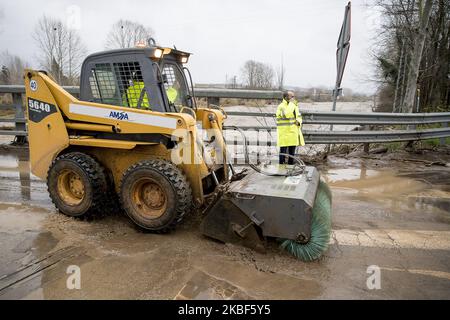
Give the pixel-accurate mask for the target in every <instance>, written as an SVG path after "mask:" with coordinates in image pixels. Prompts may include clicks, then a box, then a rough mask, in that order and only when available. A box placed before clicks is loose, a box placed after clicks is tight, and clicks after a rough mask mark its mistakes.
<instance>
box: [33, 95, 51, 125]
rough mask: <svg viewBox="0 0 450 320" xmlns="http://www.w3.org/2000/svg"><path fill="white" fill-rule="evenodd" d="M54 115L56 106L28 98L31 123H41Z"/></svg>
mask: <svg viewBox="0 0 450 320" xmlns="http://www.w3.org/2000/svg"><path fill="white" fill-rule="evenodd" d="M52 113H56V106H55V105H53V104H50V103H47V102H43V101H39V100H34V99H31V98H28V118H29V119H30V120H31V121H33V122H36V123H37V122H40V121H41V120H42V119H44V118H45V117H47V116H49V115H51V114H52Z"/></svg>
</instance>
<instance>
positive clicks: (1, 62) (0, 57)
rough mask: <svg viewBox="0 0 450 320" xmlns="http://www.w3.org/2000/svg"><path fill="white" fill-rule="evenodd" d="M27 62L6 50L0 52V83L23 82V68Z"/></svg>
mask: <svg viewBox="0 0 450 320" xmlns="http://www.w3.org/2000/svg"><path fill="white" fill-rule="evenodd" d="M27 67H29V64H28V63H27V62H25V61H23V60H22V59H21V58H20V57H18V56H15V55H12V54H10V53H9V52H8V51H3V52H2V53H0V84H23V70H24V69H25V68H27Z"/></svg>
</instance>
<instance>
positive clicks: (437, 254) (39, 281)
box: [0, 151, 450, 299]
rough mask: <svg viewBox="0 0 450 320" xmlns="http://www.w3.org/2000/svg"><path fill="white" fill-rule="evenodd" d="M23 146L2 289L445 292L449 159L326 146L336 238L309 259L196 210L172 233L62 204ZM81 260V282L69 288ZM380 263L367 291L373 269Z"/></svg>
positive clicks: (449, 263)
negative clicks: (67, 212) (202, 228)
mask: <svg viewBox="0 0 450 320" xmlns="http://www.w3.org/2000/svg"><path fill="white" fill-rule="evenodd" d="M28 167H29V162H28V159H27V155H26V153H25V152H23V151H14V152H12V151H8V152H6V151H5V152H3V151H2V152H1V153H0V241H1V243H2V248H1V250H2V252H1V254H0V299H17V298H19V299H74V298H75V299H105V298H106V299H328V298H337V299H341V298H361V299H374V298H378V299H380V298H381V299H391V298H404V299H409V298H424V299H430V298H438V299H441V298H442V299H449V298H450V210H449V203H450V170H449V168H446V167H440V166H428V167H427V166H423V165H418V164H414V163H413V164H405V163H400V162H395V163H387V164H386V163H383V162H382V161H369V160H367V161H366V160H364V161H363V160H360V159H350V160H349V159H345V158H339V157H330V159H329V160H328V162H327V163H326V164H324V165H321V166H320V167H319V169H320V171H321V174H322V177H323V178H324V180H326V181H327V182H328V184H329V185H330V187H331V189H332V192H333V224H332V227H333V232H332V240H331V242H330V247H329V249H328V251H327V252H326V254H325V255H324V256H323V257H322V258H321V259H320V260H319V261H316V262H312V263H304V262H301V261H298V260H296V259H294V258H292V257H291V256H290V255H289V254H287V253H286V252H284V251H282V250H281V249H280V248H279V247H278V244H277V243H276V242H269V243H268V249H267V252H266V253H265V254H263V253H258V252H255V251H253V250H250V249H247V248H243V247H240V246H235V245H231V244H222V243H219V242H216V241H212V240H210V239H207V238H205V237H203V236H202V235H201V234H200V232H199V230H198V225H199V218H198V217H196V216H191V217H189V218H188V219H187V220H186V222H185V223H184V224H182V225H180V226H179V228H178V229H177V230H176V231H175V232H173V233H171V234H168V235H158V234H151V233H146V232H142V231H140V230H138V229H137V228H136V227H134V226H133V225H132V224H131V223H130V222H129V220H128V219H127V218H126V217H125V216H124V215H115V216H107V217H103V218H99V219H94V220H92V221H82V220H77V219H71V218H68V217H65V216H63V215H61V214H59V213H57V212H56V210H55V209H54V207H53V205H52V203H51V201H50V199H49V197H48V194H47V190H46V185H45V182H43V181H40V180H39V179H38V178H36V177H34V176H33V175H32V174H30V172H29V169H28ZM74 265H75V266H78V267H79V268H80V271H81V288H80V289H68V287H67V279H68V277H69V274H68V273H67V270H68V268H69V267H70V266H74ZM371 265H376V266H378V267H379V268H380V270H381V289H379V290H370V289H369V288H368V287H367V285H366V281H367V277H368V276H369V274H368V273H367V268H368V267H369V266H371Z"/></svg>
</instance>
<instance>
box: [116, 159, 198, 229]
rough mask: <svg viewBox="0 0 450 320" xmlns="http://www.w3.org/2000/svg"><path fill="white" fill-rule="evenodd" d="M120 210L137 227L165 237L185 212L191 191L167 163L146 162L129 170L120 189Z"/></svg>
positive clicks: (189, 206)
mask: <svg viewBox="0 0 450 320" xmlns="http://www.w3.org/2000/svg"><path fill="white" fill-rule="evenodd" d="M120 198H121V202H122V206H123V209H124V210H125V212H126V213H127V215H128V216H129V217H130V219H131V220H132V221H133V222H134V223H135V224H137V225H138V226H140V227H142V228H144V229H146V230H149V231H153V232H160V233H165V232H169V231H171V230H172V229H173V228H174V227H175V226H176V225H177V224H179V223H180V222H181V221H182V219H183V216H184V215H185V214H186V213H187V212H189V210H190V208H191V203H192V191H191V188H190V186H189V183H188V182H187V180H186V177H185V176H184V175H183V173H182V172H181V171H180V170H179V169H178V168H177V167H176V166H175V165H174V164H172V163H171V162H168V161H165V160H159V159H158V160H146V161H142V162H139V163H137V164H135V165H133V166H131V167H130V168H129V169H128V170H127V171H126V172H125V174H124V176H123V179H122V184H121V187H120Z"/></svg>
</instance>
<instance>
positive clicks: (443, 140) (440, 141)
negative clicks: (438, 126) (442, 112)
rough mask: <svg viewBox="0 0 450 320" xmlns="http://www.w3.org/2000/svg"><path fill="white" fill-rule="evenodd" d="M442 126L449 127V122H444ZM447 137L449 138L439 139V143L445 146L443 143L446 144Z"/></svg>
mask: <svg viewBox="0 0 450 320" xmlns="http://www.w3.org/2000/svg"><path fill="white" fill-rule="evenodd" d="M442 127H443V128H447V127H448V123H447V122H444V123H443V124H442ZM446 139H447V138H441V139H439V144H440V145H441V146H443V145H445V144H446V143H445V142H446Z"/></svg>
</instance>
